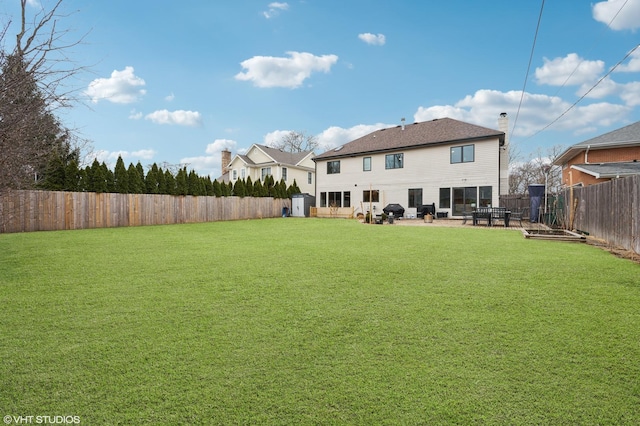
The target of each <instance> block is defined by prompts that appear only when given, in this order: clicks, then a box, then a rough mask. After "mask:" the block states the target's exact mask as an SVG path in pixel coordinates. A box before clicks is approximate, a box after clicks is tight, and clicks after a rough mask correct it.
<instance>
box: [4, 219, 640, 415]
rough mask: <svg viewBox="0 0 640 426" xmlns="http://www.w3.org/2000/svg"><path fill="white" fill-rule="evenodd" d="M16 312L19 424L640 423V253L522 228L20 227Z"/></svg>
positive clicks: (314, 224)
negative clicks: (619, 252)
mask: <svg viewBox="0 0 640 426" xmlns="http://www.w3.org/2000/svg"><path fill="white" fill-rule="evenodd" d="M0 304H1V306H2V312H1V314H0V321H1V322H0V414H2V415H3V416H5V415H12V416H20V415H21V416H29V415H33V416H38V415H50V416H54V415H75V416H79V417H80V419H81V424H127V425H130V424H278V425H280V424H358V425H372V424H532V425H538V424H638V423H640V266H639V265H637V264H634V263H632V262H630V261H627V260H623V259H619V258H616V257H614V256H612V255H610V254H609V253H607V252H605V251H602V250H600V249H597V248H594V247H591V246H588V245H584V244H576V243H563V242H549V241H532V240H527V239H524V238H523V237H522V235H521V234H520V233H519V232H516V231H506V230H490V229H486V228H485V229H479V228H443V227H408V226H373V225H362V224H360V223H358V222H356V221H347V220H329V219H325V220H322V219H294V218H287V219H282V218H278V219H267V220H252V221H237V222H218V223H209V224H194V225H174V226H157V227H140V228H120V229H96V230H83V231H67V232H41V233H31V234H8V235H7V234H4V235H0ZM34 422H35V420H34Z"/></svg>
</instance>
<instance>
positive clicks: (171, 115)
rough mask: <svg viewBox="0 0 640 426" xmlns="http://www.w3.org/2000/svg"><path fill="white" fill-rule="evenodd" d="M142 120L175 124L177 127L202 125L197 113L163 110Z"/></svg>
mask: <svg viewBox="0 0 640 426" xmlns="http://www.w3.org/2000/svg"><path fill="white" fill-rule="evenodd" d="M144 118H145V119H146V120H150V121H152V122H153V123H156V124H176V125H178V126H199V125H200V124H202V118H201V116H200V113H199V112H197V111H184V110H178V111H168V110H166V109H163V110H159V111H154V112H152V113H151V114H147V115H146V116H145V117H144Z"/></svg>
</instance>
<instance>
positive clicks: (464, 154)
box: [451, 145, 475, 164]
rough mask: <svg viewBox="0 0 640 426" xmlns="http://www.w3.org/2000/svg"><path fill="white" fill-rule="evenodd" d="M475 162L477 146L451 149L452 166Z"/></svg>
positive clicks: (453, 147)
mask: <svg viewBox="0 0 640 426" xmlns="http://www.w3.org/2000/svg"><path fill="white" fill-rule="evenodd" d="M474 161H475V145H463V146H452V147H451V164H456V163H473V162H474Z"/></svg>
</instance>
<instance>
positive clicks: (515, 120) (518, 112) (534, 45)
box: [511, 0, 544, 135]
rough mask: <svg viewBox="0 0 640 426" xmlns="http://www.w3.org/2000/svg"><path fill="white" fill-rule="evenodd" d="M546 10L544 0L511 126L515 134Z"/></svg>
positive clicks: (512, 132)
mask: <svg viewBox="0 0 640 426" xmlns="http://www.w3.org/2000/svg"><path fill="white" fill-rule="evenodd" d="M543 10H544V0H542V4H541V5H540V15H538V24H537V25H536V32H535V34H534V36H533V45H532V46H531V54H530V55H529V64H528V65H527V72H526V74H525V76H524V84H523V85H522V93H521V94H520V103H518V110H517V111H516V118H515V119H514V120H513V127H512V128H511V134H512V135H513V134H514V132H515V130H516V123H517V122H518V116H519V115H520V108H521V107H522V100H523V99H524V92H525V89H526V88H527V80H528V79H529V71H530V70H531V62H532V61H533V52H534V50H535V48H536V41H537V40H538V31H539V30H540V22H541V21H542V11H543Z"/></svg>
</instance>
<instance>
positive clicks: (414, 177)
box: [316, 138, 501, 217]
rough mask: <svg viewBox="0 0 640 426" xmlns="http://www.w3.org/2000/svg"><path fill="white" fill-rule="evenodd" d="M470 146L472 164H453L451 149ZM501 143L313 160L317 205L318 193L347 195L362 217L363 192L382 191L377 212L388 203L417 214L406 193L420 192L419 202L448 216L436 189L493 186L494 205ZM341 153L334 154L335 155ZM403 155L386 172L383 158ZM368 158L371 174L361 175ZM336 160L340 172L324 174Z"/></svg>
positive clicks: (364, 207)
mask: <svg viewBox="0 0 640 426" xmlns="http://www.w3.org/2000/svg"><path fill="white" fill-rule="evenodd" d="M461 145H474V153H475V157H474V161H473V162H467V163H457V164H451V158H450V155H451V147H454V146H461ZM499 151H500V150H499V140H498V138H495V139H487V140H481V141H474V142H463V143H450V144H443V145H435V146H428V147H422V148H414V149H405V150H397V151H392V152H385V153H378V154H371V155H369V154H361V155H357V156H354V157H345V158H336V159H333V160H324V159H323V160H317V169H316V176H317V180H318V182H317V187H316V205H317V206H321V205H322V200H321V199H320V197H321V193H329V192H343V193H344V192H345V191H349V192H350V204H351V206H352V207H354V213H355V214H357V213H366V212H367V211H368V210H369V203H364V200H363V191H368V190H369V189H373V190H378V191H380V196H379V201H378V202H377V203H372V207H374V211H376V212H381V211H382V209H383V208H384V207H385V206H386V205H387V204H389V203H397V204H400V205H402V206H403V207H404V208H405V216H411V215H416V208H409V207H408V206H409V204H408V201H409V200H408V198H409V195H408V192H409V191H408V190H409V189H422V203H423V204H431V203H435V204H436V209H437V210H438V211H442V212H448V213H449V216H450V217H451V216H452V209H451V208H440V207H439V199H440V188H454V187H455V188H460V187H480V186H490V187H492V202H491V204H492V205H496V206H497V205H498V200H499V195H500V192H501V191H500V188H499V187H500V182H499V176H500V172H499ZM338 153H339V152H336V154H338ZM390 153H403V154H404V155H403V157H404V161H403V167H402V168H398V169H390V170H387V169H385V156H386V155H387V154H390ZM364 157H371V171H363V158H364ZM337 160H339V161H340V173H337V174H327V161H337Z"/></svg>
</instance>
